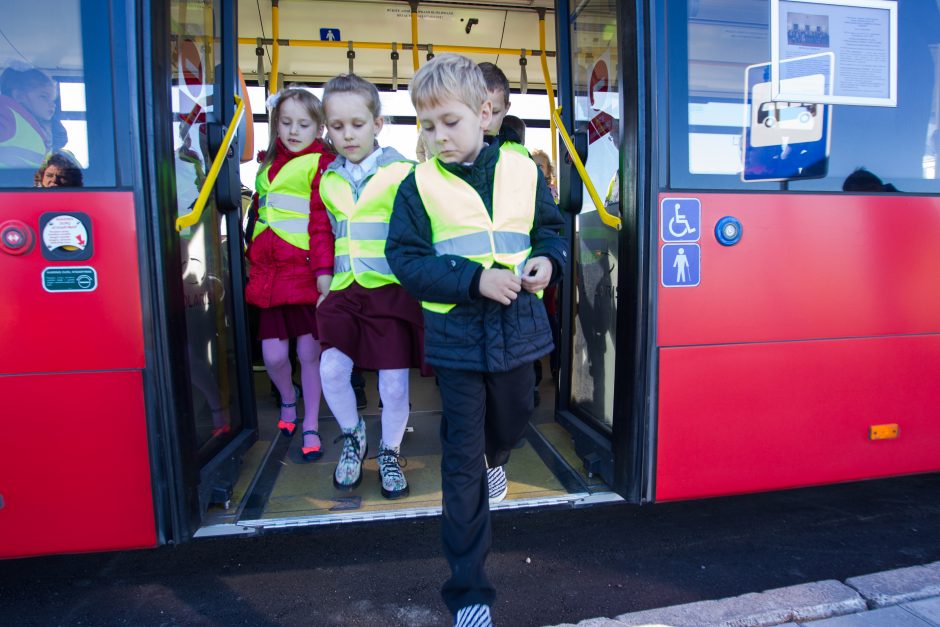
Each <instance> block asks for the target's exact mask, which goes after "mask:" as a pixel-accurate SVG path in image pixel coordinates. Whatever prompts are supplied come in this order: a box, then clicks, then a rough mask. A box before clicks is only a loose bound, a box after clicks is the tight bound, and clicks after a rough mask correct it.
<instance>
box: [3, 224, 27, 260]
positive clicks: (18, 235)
mask: <svg viewBox="0 0 940 627" xmlns="http://www.w3.org/2000/svg"><path fill="white" fill-rule="evenodd" d="M34 241H35V237H34V236H33V230H32V229H31V228H29V226H27V225H26V224H25V223H24V222H20V221H19V220H8V221H6V222H4V223H3V224H0V250H2V251H3V252H5V253H7V254H8V255H24V254H26V253H28V252H29V251H30V250H32V248H33V242H34Z"/></svg>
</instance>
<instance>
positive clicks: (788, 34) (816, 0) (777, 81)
mask: <svg viewBox="0 0 940 627" xmlns="http://www.w3.org/2000/svg"><path fill="white" fill-rule="evenodd" d="M770 43H771V47H770V59H771V63H770V70H771V96H772V99H773V100H774V101H783V102H815V103H819V104H844V105H861V106H875V107H895V106H897V86H898V3H897V2H895V1H893V0H771V2H770ZM826 52H828V53H831V54H832V56H833V59H834V68H833V73H832V77H831V78H832V89H831V90H830V92H829V93H812V92H808V91H799V90H794V86H800V85H806V84H807V83H805V82H803V81H799V80H797V81H791V80H788V79H795V78H800V77H802V76H806V75H809V74H814V73H816V72H815V70H813V69H811V68H806V67H804V66H801V64H786V63H783V62H785V61H786V60H788V59H792V58H793V57H807V56H810V55H813V54H818V53H826Z"/></svg>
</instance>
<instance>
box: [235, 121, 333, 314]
mask: <svg viewBox="0 0 940 627" xmlns="http://www.w3.org/2000/svg"><path fill="white" fill-rule="evenodd" d="M327 150H328V149H327V147H326V145H325V144H324V143H323V142H321V141H320V140H317V141H315V142H313V144H311V145H310V146H309V147H307V148H306V149H305V150H303V151H301V152H297V153H294V152H291V151H290V150H288V149H287V147H285V146H284V145H283V144H282V143H281V140H280V139H278V140H277V142H276V143H275V151H276V154H275V156H274V161H273V162H272V163H271V168H270V169H269V170H268V181H273V180H274V177H275V176H277V173H278V172H279V171H280V169H281V167H282V166H283V165H284V164H285V163H287V162H288V161H290V160H291V159H293V158H294V157H298V156H300V155H306V154H309V153H313V152H319V153H321V155H320V161H319V163H318V165H317V171H316V173H315V174H314V176H313V180H312V181H311V184H310V187H311V190H310V223H309V224H308V225H307V233H308V235H309V236H310V250H309V251H306V250H303V249H302V248H297V247H296V246H294V245H293V244H289V243H288V242H286V241H284V240H283V239H281V238H280V237H278V235H277V234H276V233H275V232H274V231H273V230H272V229H265V230H264V231H263V232H262V233H261V234H260V235H259V236H258V237H257V238H254V239H252V237H253V233H254V225H255V223H256V221H257V218H258V196H257V194H255V198H254V201H253V202H252V206H251V210H250V211H251V214H250V216H249V225H250V226H249V232H247V233H245V238H246V239H247V240H248V242H249V243H248V252H247V256H248V261H249V263H250V266H249V271H248V274H249V276H248V285H247V287H246V288H245V300H247V301H248V302H249V303H251V304H252V305H257V306H258V307H263V308H269V307H278V306H280V305H315V304H316V302H317V298H318V297H319V292H318V291H317V277H319V276H322V275H324V274H333V227H332V226H331V225H330V218H329V215H328V214H327V211H326V207H325V206H324V205H323V200H322V199H321V198H320V177H321V175H322V174H323V172H324V171H325V170H326V167H327V166H328V165H329V164H330V162H332V161H333V159H335V156H334V155H332V154H330V153H328V152H327Z"/></svg>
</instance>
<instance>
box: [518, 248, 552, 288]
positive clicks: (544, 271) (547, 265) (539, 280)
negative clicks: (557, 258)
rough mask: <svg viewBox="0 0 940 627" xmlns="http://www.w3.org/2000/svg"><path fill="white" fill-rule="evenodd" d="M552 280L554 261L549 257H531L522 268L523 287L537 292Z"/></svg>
mask: <svg viewBox="0 0 940 627" xmlns="http://www.w3.org/2000/svg"><path fill="white" fill-rule="evenodd" d="M551 280H552V262H551V261H550V260H549V258H548V257H530V258H529V259H528V260H526V262H525V266H524V267H523V268H522V287H523V289H525V291H527V292H531V293H533V294H535V293H536V292H539V291H541V290H544V289H545V288H546V287H548V284H549V282H550V281H551Z"/></svg>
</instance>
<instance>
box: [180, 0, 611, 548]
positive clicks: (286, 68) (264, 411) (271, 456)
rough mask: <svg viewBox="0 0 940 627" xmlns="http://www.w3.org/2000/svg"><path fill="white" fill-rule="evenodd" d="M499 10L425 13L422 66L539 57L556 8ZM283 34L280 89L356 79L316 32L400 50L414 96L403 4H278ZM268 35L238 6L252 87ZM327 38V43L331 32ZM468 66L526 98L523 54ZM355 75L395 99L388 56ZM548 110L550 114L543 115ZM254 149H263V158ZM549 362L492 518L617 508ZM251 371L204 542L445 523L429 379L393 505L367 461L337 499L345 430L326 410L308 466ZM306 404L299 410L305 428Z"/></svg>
mask: <svg viewBox="0 0 940 627" xmlns="http://www.w3.org/2000/svg"><path fill="white" fill-rule="evenodd" d="M500 6H501V8H497V7H496V5H493V4H490V3H469V2H463V3H443V2H422V3H420V4H419V5H418V17H419V20H418V24H419V27H418V41H419V44H420V56H419V63H420V64H423V63H425V62H426V60H427V56H426V55H427V50H426V48H425V45H426V44H431V46H432V49H434V48H433V46H434V45H435V44H439V45H440V46H441V47H445V46H448V45H451V46H475V47H480V48H502V49H507V48H518V49H520V50H521V49H522V48H525V49H526V53H527V55H529V54H531V53H532V51H533V50H536V51H537V50H538V45H539V23H538V17H539V16H538V12H537V11H536V10H535V9H536V8H538V7H541V8H545V9H550V8H551V6H552V3H551V2H547V1H538V2H524V3H523V2H517V3H512V2H510V3H505V4H503V5H500ZM279 22H280V24H279V27H278V31H279V32H278V38H279V39H280V40H281V42H282V44H283V43H284V40H290V43H289V44H288V45H281V46H280V49H279V51H278V52H279V58H278V63H279V68H280V70H279V72H280V73H281V74H282V75H283V77H284V78H283V81H284V83H290V82H298V83H302V84H306V85H311V86H316V85H319V84H322V83H323V82H324V81H326V80H328V79H329V78H330V77H331V76H334V75H336V74H340V73H344V72H348V70H349V62H348V59H347V56H346V50H347V47H346V46H343V47H341V48H317V47H313V46H309V45H303V44H298V43H296V42H297V41H298V40H317V41H319V40H321V39H322V37H321V30H320V29H325V30H332V31H333V32H336V31H338V32H339V35H340V36H341V38H342V40H343V41H347V40H352V41H354V42H372V43H377V42H378V43H382V42H385V43H391V42H392V41H397V42H398V43H399V50H400V55H401V57H400V59H399V62H398V69H399V75H398V78H399V89H401V90H404V89H406V88H407V84H408V81H409V80H410V78H411V76H412V75H413V65H412V56H411V52H410V50H404V49H402V48H401V46H402V45H403V44H405V43H407V42H410V40H411V37H412V33H411V15H410V7H409V5H408V3H406V2H281V3H280V6H279ZM390 23H391V25H392V26H391V27H390ZM554 28H555V27H554V22H553V19H552V14H551V12H550V11H546V24H545V29H546V31H545V32H546V34H545V36H546V40H547V41H548V42H549V43H548V45H547V46H546V47H547V48H548V49H549V50H553V49H554V39H555V36H554ZM272 33H273V29H272V11H271V7H270V3H268V2H260V3H258V2H241V3H239V40H240V42H241V45H240V46H239V65H240V69H241V71H242V74H243V75H244V76H245V78H246V80H247V81H248V82H249V84H250V83H252V82H253V81H255V80H257V77H258V57H257V56H256V51H255V48H256V46H255V45H245V43H244V42H245V40H246V39H252V40H254V39H256V38H262V39H269V38H270V37H272ZM323 36H327V35H325V32H324V35H323ZM354 49H355V44H354ZM263 53H264V68H265V72H266V73H267V72H270V61H269V57H268V55H269V54H271V53H272V46H271V45H270V44H269V45H266V46H264V51H263ZM470 56H471V57H472V58H473V59H474V60H476V61H478V62H482V61H491V62H495V63H498V64H499V65H500V66H501V67H502V68H504V70H505V72H506V74H507V75H508V78H509V80H510V83H511V85H512V87H513V91H514V92H515V91H517V90H518V88H519V85H520V79H521V75H520V65H519V55H518V54H516V55H507V54H506V53H503V54H482V53H476V54H471V55H470ZM548 67H549V68H550V72H551V77H552V78H551V80H552V81H554V72H555V63H554V58H553V57H550V58H549V63H548ZM530 68H531V70H533V71H531V78H532V82H531V83H530V84H531V85H533V86H536V88H540V89H544V81H543V80H542V78H541V76H542V71H541V63H540V60H539V59H538V58H537V57H534V59H533V62H532V65H530ZM354 70H355V71H356V73H359V74H361V75H363V76H364V77H366V78H368V79H369V80H372V81H374V82H375V83H377V84H379V85H380V86H381V87H383V88H388V87H389V86H390V85H391V84H392V63H391V60H390V49H363V50H361V51H360V50H357V51H356V56H355V60H354ZM265 78H267V77H265ZM543 97H544V96H543ZM545 108H546V112H547V110H548V106H547V104H546V107H545ZM546 118H547V113H546ZM258 123H259V124H261V125H262V126H263V125H264V124H266V123H265V122H258ZM257 137H258V134H257V133H256V138H257ZM380 141H382V138H381V137H380ZM257 142H258V140H256V143H257ZM396 147H397V146H396ZM256 148H257V149H262V148H263V146H260V145H258V146H256ZM401 148H403V150H402V152H405V150H404V149H407V148H411V147H401ZM412 149H413V148H412ZM243 178H244V174H243ZM543 361H544V363H543V364H542V370H543V372H544V373H545V376H544V377H543V378H542V381H541V384H540V385H539V386H538V389H537V391H534V393H535V394H538V395H539V397H540V402H539V403H538V406H537V407H536V412H535V415H534V416H533V419H532V424H531V425H530V428H529V430H528V432H527V434H526V437H525V438H524V440H523V441H522V442H521V443H520V444H519V445H518V447H517V449H516V450H515V451H514V452H513V455H512V457H511V459H510V462H509V464H508V466H507V475H508V479H509V484H510V489H509V494H508V497H507V498H506V500H505V501H503V502H502V503H500V504H497V505H495V506H494V508H517V507H534V506H546V505H561V504H566V503H572V502H581V501H584V500H586V499H592V500H593V499H606V498H614V497H613V495H612V494H611V493H610V491H609V488H608V487H607V486H606V485H605V484H603V483H602V482H601V481H600V479H599V478H597V477H595V476H591V475H589V474H588V473H587V472H585V470H584V466H583V464H582V462H581V460H580V459H579V458H578V455H577V453H576V452H575V450H574V447H573V444H572V441H571V438H570V435H569V434H568V433H567V432H566V431H565V430H564V429H563V428H562V427H561V426H560V425H559V424H558V423H557V422H556V421H555V415H554V407H555V383H554V380H553V377H552V376H551V375H550V374H549V373H550V370H549V364H548V359H547V358H546V359H545V360H543ZM254 370H255V372H254V383H255V397H256V399H257V415H258V432H259V439H258V441H257V442H256V443H255V444H254V446H253V447H252V448H251V449H250V450H249V451H248V452H247V454H246V455H245V457H244V459H243V463H242V466H241V472H240V473H239V476H238V479H237V483H236V484H235V486H234V489H232V490H231V500H229V501H228V502H225V503H213V504H211V505H210V507H209V509H208V511H207V512H206V515H205V516H204V520H203V522H204V526H203V529H202V531H201V532H200V534H199V535H213V534H214V533H216V532H218V533H226V531H224V530H225V529H226V528H228V527H230V526H231V525H233V524H236V525H239V526H242V527H246V528H277V527H280V526H295V525H313V524H327V523H337V522H355V521H361V520H364V519H381V518H390V517H402V516H416V515H436V514H438V513H439V512H440V504H441V491H440V472H439V469H440V444H439V440H438V430H439V422H440V418H441V414H440V398H439V396H438V393H437V388H436V385H435V380H434V378H433V377H421V376H420V375H419V374H418V372H417V371H412V374H411V386H410V387H411V392H410V400H411V415H410V418H409V424H408V431H407V433H406V434H405V439H404V441H403V443H402V455H403V456H404V457H405V459H406V460H407V461H406V465H404V467H403V469H404V472H405V476H406V478H407V480H408V482H409V487H410V494H409V495H408V496H406V497H404V498H401V499H396V500H388V499H385V498H383V497H382V495H381V491H380V481H379V475H378V468H377V464H376V460H375V459H374V458H367V459H366V461H365V463H364V464H363V480H362V483H361V484H360V485H359V487H358V488H357V489H355V490H353V491H349V492H341V491H338V490H337V489H335V488H334V486H333V482H332V476H333V471H334V468H335V465H336V462H337V459H338V455H339V445H337V444H334V443H333V440H334V438H335V437H336V436H337V435H339V427H338V425H337V424H336V421H335V420H334V419H333V418H332V415H331V413H330V410H329V407H328V406H327V405H326V403H325V402H323V401H322V400H321V404H320V425H319V431H320V434H321V441H322V442H323V450H324V455H323V457H322V458H321V459H320V460H318V461H316V462H314V463H305V462H304V460H303V457H302V454H301V451H300V448H301V446H302V438H300V437H294V438H290V439H288V438H284V437H282V436H281V435H280V433H279V431H278V429H277V420H278V409H277V401H276V400H275V398H274V396H273V395H272V393H271V390H272V387H271V383H270V380H269V379H268V377H267V374H266V373H265V372H264V370H263V366H261V362H260V359H257V360H256V361H255V366H254ZM295 375H296V373H295ZM364 376H365V379H366V386H365V391H366V397H367V403H368V404H367V406H366V407H365V408H364V409H361V413H362V416H363V418H364V420H365V422H366V425H367V427H366V433H367V438H368V441H369V448H370V450H377V445H378V439H379V435H380V431H381V426H380V425H381V411H382V410H381V408H380V406H379V395H378V388H377V385H376V383H377V378H376V373H371V372H367V373H364ZM305 400H306V399H301V412H299V413H300V416H301V417H302V416H303V414H304V410H303V403H304V402H305ZM223 492H224V491H223ZM592 495H593V496H592Z"/></svg>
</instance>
